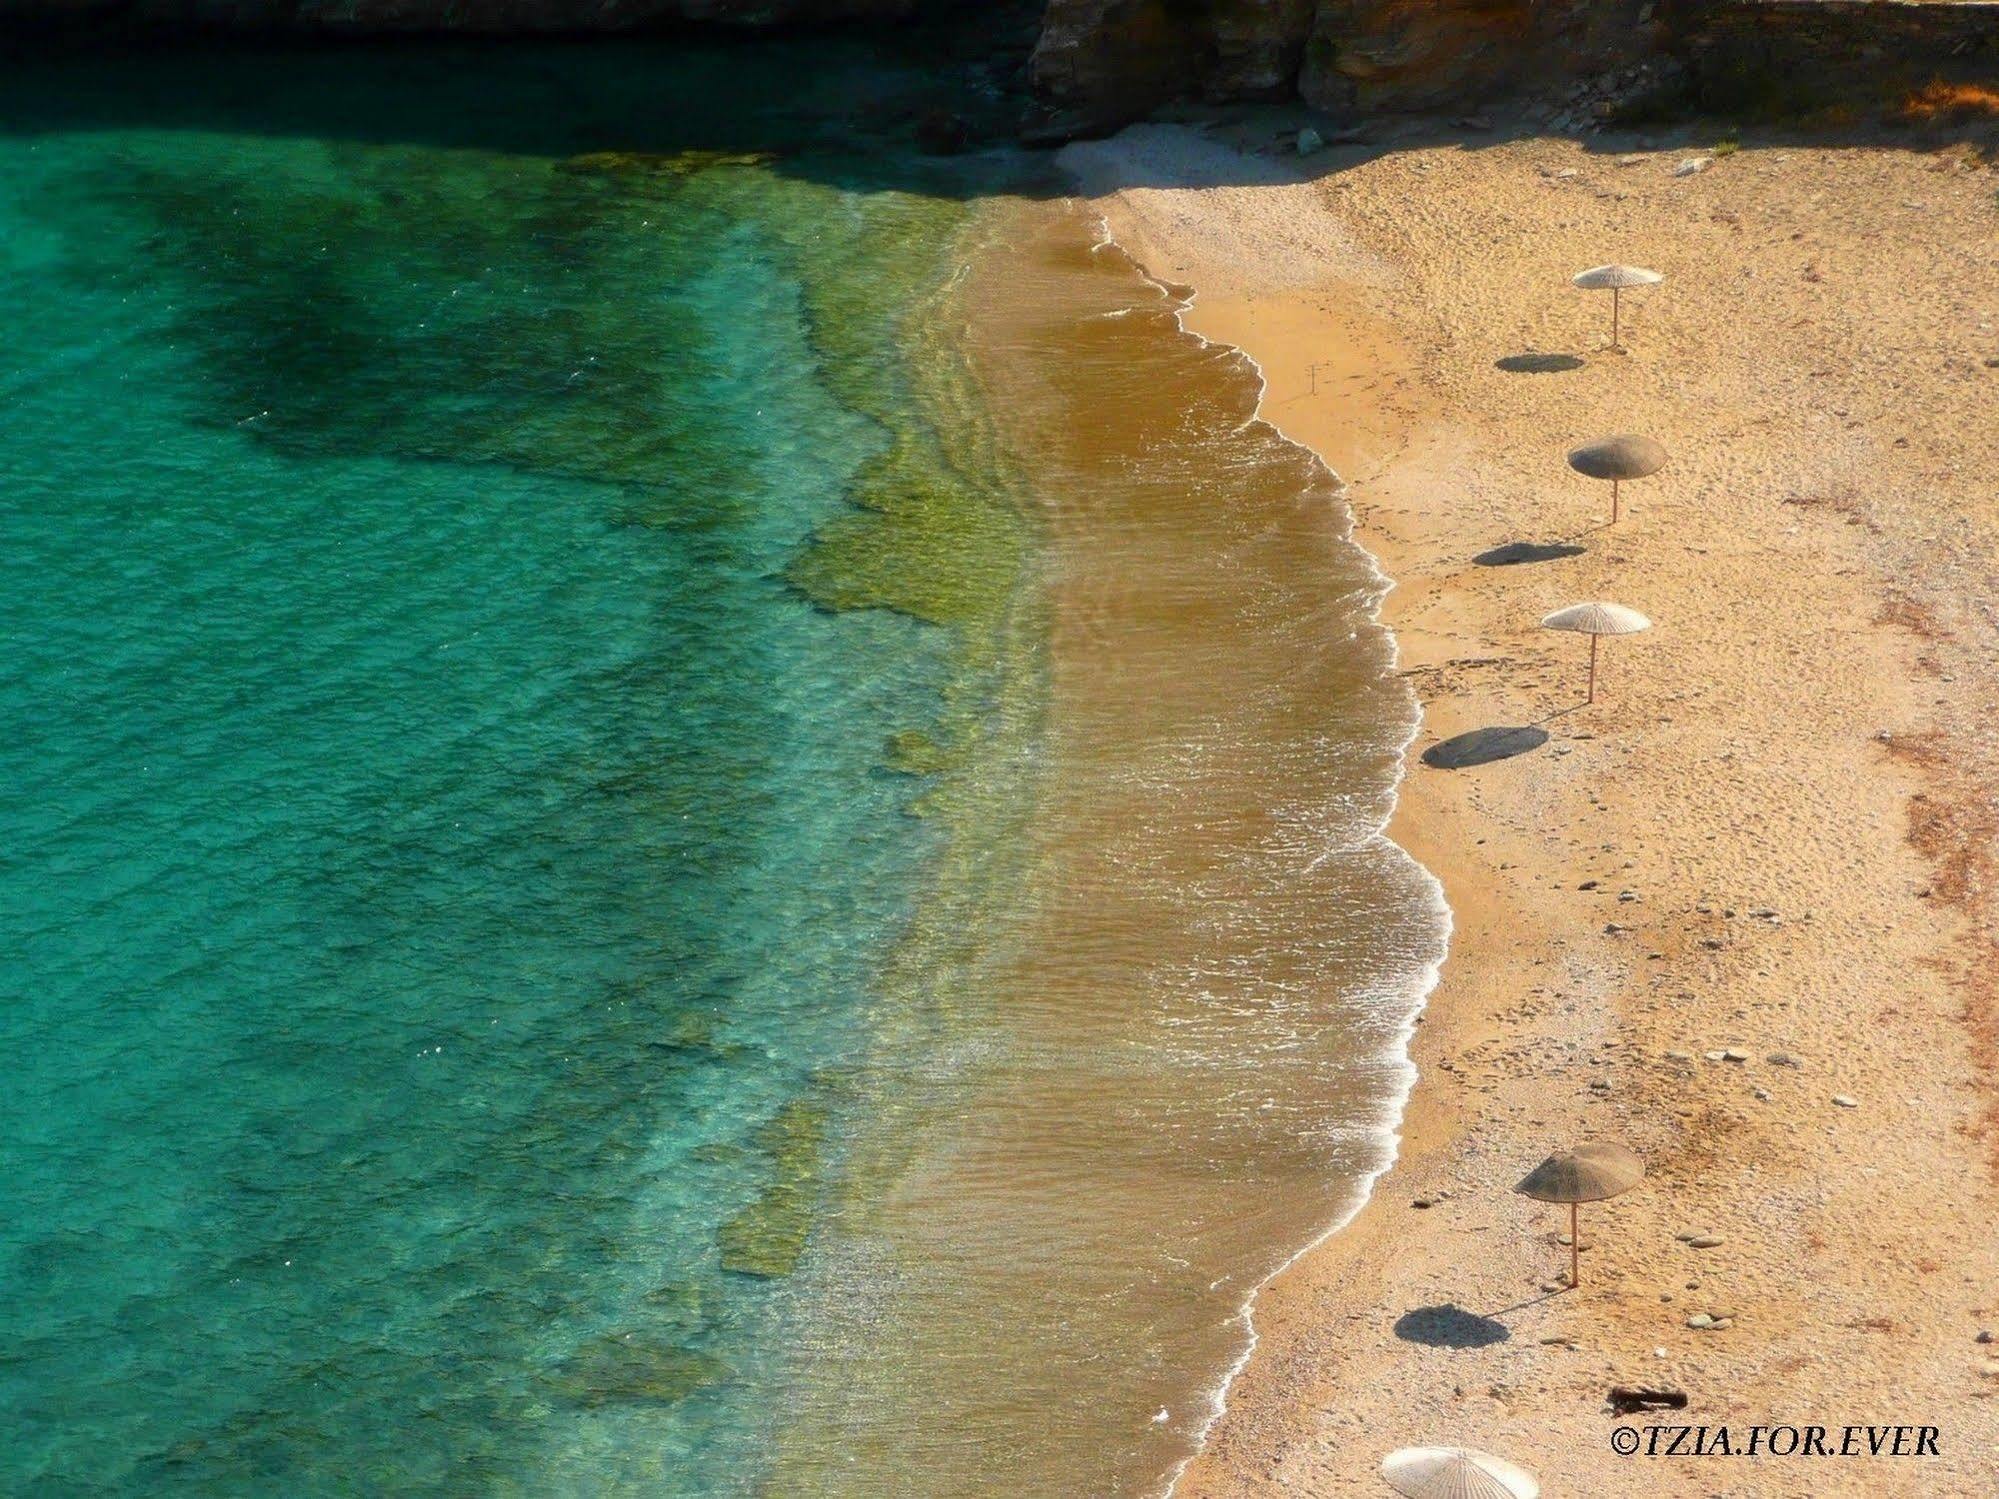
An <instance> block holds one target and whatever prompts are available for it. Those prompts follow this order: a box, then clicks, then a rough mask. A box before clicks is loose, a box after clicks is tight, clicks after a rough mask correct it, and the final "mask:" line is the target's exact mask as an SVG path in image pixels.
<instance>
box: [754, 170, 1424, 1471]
mask: <svg viewBox="0 0 1999 1499" xmlns="http://www.w3.org/2000/svg"><path fill="white" fill-rule="evenodd" d="M1006 224H1007V228H1006V232H1005V233H1004V235H1002V236H1001V237H1000V242H999V243H998V244H996V245H995V247H994V250H993V253H992V254H991V255H989V256H984V257H980V258H978V259H977V260H976V261H975V263H974V264H973V265H972V267H971V268H970V269H969V271H968V274H967V277H966V280H965V283H964V285H963V287H962V289H961V292H960V294H959V299H958V303H957V311H958V313H959V314H960V315H961V316H962V319H963V329H964V332H963V337H962V338H955V339H953V340H951V341H950V346H951V347H952V348H954V349H957V350H961V351H962V357H963V358H964V359H965V360H966V362H967V368H968V369H969V371H970V373H971V375H972V377H973V379H974V380H975V381H976V383H977V385H978V387H979V390H980V401H979V404H980V406H981V407H982V408H983V409H985V410H987V411H990V412H991V413H993V415H994V420H995V422H996V424H997V429H998V430H997V432H996V434H995V435H996V439H997V450H998V451H999V452H1001V453H1002V454H1004V455H1005V458H1004V461H1005V462H1007V463H1008V464H1009V465H1010V466H1011V467H1012V469H1013V470H1014V473H1015V477H1016V479H1017V481H1018V483H1019V484H1020V485H1021V488H1022V492H1023V493H1024V494H1025V495H1026V496H1028V497H1029V499H1030V502H1031V503H1032V504H1033V505H1034V507H1035V509H1036V511H1037V513H1038V515H1039V517H1040V529H1041V533H1042V535H1043V537H1044V545H1043V547H1042V549H1041V551H1042V557H1043V565H1042V568H1041V574H1042V576H1041V577H1040V580H1039V582H1040V594H1041V599H1042V602H1041V604H1040V605H1039V608H1040V610H1041V611H1042V612H1043V614H1044V615H1045V619H1044V639H1043V642H1042V644H1043V648H1042V649H1041V650H1040V652H1039V657H1040V660H1041V663H1042V672H1043V673H1044V674H1045V682H1044V683H1043V684H1042V687H1043V690H1042V692H1041V694H1040V696H1041V700H1042V701H1043V702H1044V703H1045V709H1044V723H1043V730H1042V733H1041V734H1040V736H1039V737H1038V739H1037V740H1036V741H1035V747H1034V753H1035V754H1037V755H1038V756H1039V761H1040V763H1039V764H1038V766H1037V769H1036V774H1035V775H1034V777H1033V787H1034V791H1033V794H1032V796H1031V798H1030V799H1029V800H1030V803H1031V804H1030V805H1029V806H1028V807H1027V808H1026V810H1025V813H1024V818H1023V821H1024V834H1023V836H1024V837H1025V839H1026V841H1027V843H1028V846H1029V850H1030V851H1029V854H1028V857H1027V859H1026V868H1025V873H1024V876H1023V878H1022V879H1021V880H1020V881H1019V885H1020V887H1021V893H1020V895H1019V897H1018V900H1017V902H1012V901H1006V900H1001V902H1000V904H999V905H998V906H995V904H994V903H993V901H990V900H984V901H982V902H981V909H980V910H979V912H978V913H977V919H979V920H980V921H981V922H982V923H983V926H982V931H981V938H980V940H979V941H978V942H977V943H975V944H971V945H970V946H971V947H972V948H973V949H974V952H973V955H972V956H971V958H970V959H969V960H968V963H967V966H966V967H965V968H963V969H961V970H956V971H950V972H947V973H944V974H943V975H942V976H941V977H939V978H938V979H937V980H936V996H937V1003H938V1006H939V1012H940V1016H941V1023H942V1024H943V1025H944V1026H946V1027H947V1028H948V1034H949V1035H951V1036H953V1037H956V1038H957V1042H956V1044H955V1045H954V1046H953V1047H952V1048H950V1049H949V1051H948V1053H947V1054H946V1055H944V1056H943V1057H942V1058H941V1060H938V1059H935V1051H934V1048H933V1049H931V1050H928V1051H925V1052H923V1053H922V1054H923V1055H924V1056H925V1057H928V1058H932V1060H929V1061H927V1062H926V1063H925V1068H924V1070H923V1071H922V1072H921V1073H920V1074H916V1075H909V1076H906V1077H902V1078H900V1079H898V1080H897V1082H898V1083H899V1084H900V1086H895V1087H890V1088H885V1089H884V1090H883V1092H882V1097H883V1104H884V1109H883V1116H882V1117H883V1120H884V1124H885V1126H886V1127H885V1130H884V1131H883V1134H884V1136H885V1142H884V1144H883V1145H882V1146H881V1148H880V1153H879V1155H878V1156H876V1157H875V1158H874V1161H873V1162H866V1163H864V1164H863V1165H862V1166H861V1167H860V1168H859V1170H858V1171H857V1172H856V1173H855V1175H856V1176H857V1178H858V1179H859V1180H860V1181H862V1182H863V1183H864V1184H865V1185H864V1188H863V1189H860V1190H854V1191H851V1192H850V1193H849V1194H848V1200H847V1203H846V1205H845V1207H844V1209H843V1211H842V1212H841V1213H840V1214H838V1215H837V1217H836V1219H835V1221H834V1222H833V1223H831V1224H829V1226H828V1228H827V1230H826V1232H825V1234H824V1235H823V1236H822V1242H821V1244H820V1246H819V1248H818V1249H817V1250H816V1251H815V1253H817V1254H819V1255H822V1256H823V1257H824V1260H825V1261H826V1262H829V1263H828V1264H827V1268H826V1269H825V1270H824V1272H823V1273H824V1274H825V1276H826V1279H827V1280H828V1281H829V1282H830V1283H831V1284H832V1285H833V1286H834V1287H835V1291H834V1294H833V1296H832V1297H831V1300H832V1302H833V1304H834V1306H835V1308H836V1311H835V1313H834V1315H833V1317H832V1319H831V1320H830V1321H829V1322H827V1323H825V1324H823V1333H822V1334H821V1335H822V1336H823V1337H824V1343H825V1347H824V1350H823V1353H822V1357H823V1358H824V1359H825V1360H826V1362H825V1363H824V1365H823V1366H822V1368H821V1370H820V1372H819V1373H818V1374H817V1375H816V1376H815V1377H812V1378H809V1379H808V1380H807V1381H805V1386H806V1388H807V1390H808V1391H809V1397H808V1398H809V1399H810V1400H811V1402H812V1403H813V1409H812V1410H811V1411H809V1412H808V1413H807V1416H806V1419H805V1420H804V1421H802V1422H800V1423H797V1424H798V1426H799V1430H798V1431H797V1432H796V1433H795V1435H794V1437H793V1439H792V1450H793V1451H794V1452H795V1453H796V1454H797V1457H796V1460H795V1461H794V1462H792V1463H789V1464H788V1465H787V1468H786V1471H785V1474H784V1479H785V1484H784V1491H785V1492H787V1493H791V1492H813V1493H856V1494H869V1495H876V1494H884V1493H894V1494H898V1495H919V1494H935V1495H939V1496H943V1495H951V1496H958V1495H967V1494H981V1493H992V1492H997V1491H1002V1490H1003V1491H1004V1492H1007V1493H1010V1494H1019V1495H1030V1494H1031V1495H1046V1496H1049V1499H1066V1496H1070V1495H1076V1494H1113V1493H1120V1494H1156V1493H1158V1492H1160V1490H1161V1488H1162V1487H1163V1486H1164V1484H1165V1483H1166V1481H1167V1479H1168V1477H1169V1475H1170V1474H1171V1473H1172V1471H1173V1470H1174V1469H1175V1468H1176V1467H1177V1466H1178V1465H1179V1464H1180V1463H1181V1462H1182V1461H1184V1460H1185V1458H1186V1457H1188V1456H1189V1455H1190V1454H1191V1453H1192V1452H1193V1451H1194V1450H1195V1448H1196V1445H1197V1443H1198V1441H1199V1439H1200V1437H1201V1435H1202V1433H1203V1432H1204V1431H1205V1430H1206V1429H1207V1426H1208V1424H1209V1422H1210V1420H1211V1419H1212V1417H1213V1414H1214V1410H1215V1406H1214V1399H1213V1396H1214V1393H1215V1391H1216V1390H1217V1389H1218V1388H1219V1387H1220V1384H1221V1382H1222V1381H1223V1379H1224V1378H1225V1376H1226V1375H1227V1373H1228V1371H1229V1370H1230V1368H1231V1367H1232V1366H1233V1365H1234V1364H1235V1363H1236V1361H1237V1360H1238V1359H1239V1358H1240V1356H1241V1355H1242V1353H1243V1352H1244V1350H1245V1348H1246V1346H1247V1341H1248V1339H1247V1329H1246V1326H1245V1324H1244V1322H1243V1320H1242V1310H1243V1307H1244V1305H1245V1304H1246V1302H1247V1300H1248V1297H1249V1295H1250V1292H1251V1290H1252V1288H1253V1287H1254V1286H1256V1285H1257V1284H1258V1283H1259V1282H1261V1281H1262V1280H1263V1279H1264V1278H1265V1277H1266V1276H1268V1275H1269V1274H1270V1273H1271V1272H1272V1271H1274V1270H1276V1269H1277V1268H1278V1267H1279V1265H1280V1264H1281V1263H1282V1262H1283V1261H1284V1260H1285V1259H1287V1258H1288V1257H1289V1256H1290V1255H1291V1254H1293V1253H1294V1252H1295V1251H1296V1250H1298V1249H1299V1248H1301V1247H1302V1246H1304V1245H1305V1244H1306V1243H1307V1242H1308V1241H1310V1240H1311V1239H1312V1238H1314V1237H1316V1236H1317V1235H1319V1234H1321V1233H1322V1232H1324V1231H1325V1230H1326V1229H1327V1228H1329V1227H1330V1226H1331V1225H1333V1224H1334V1223H1335V1222H1337V1221H1339V1220H1341V1219H1342V1218H1344V1217H1345V1216H1346V1215H1347V1214H1349V1213H1350V1212H1351V1211H1352V1210H1353V1209H1354V1208H1356V1207H1357V1206H1358V1205H1359V1203H1360V1201H1361V1200H1362V1197H1363V1195H1364V1192H1365V1187H1366V1184H1367V1182H1368V1181H1369V1180H1370V1179H1371V1177H1372V1176H1373V1175H1374V1174H1375V1173H1376V1172H1377V1171H1379V1170H1380V1169H1381V1168H1382V1167H1383V1166H1384V1165H1385V1164H1386V1162H1387V1160H1388V1156H1389V1150H1390V1145H1391V1135H1390V1130H1391V1129H1392V1124H1393V1120H1394V1117H1395V1115H1396V1113H1397V1111H1398V1109H1399V1106H1400V1103H1401V1101H1402V1098H1403V1096H1404V1095H1405V1093H1406V1090H1407V1087H1408V1084H1409V1081H1410V1075H1409V1072H1408V1068H1407V1063H1406V1060H1405V1054H1406V1041H1407V1036H1408V1034H1409V1030H1410V1027H1411V1024H1412V1022H1413V1017H1414V1015H1415V1013H1416V1011H1417V1009H1418V1007H1419V1006H1420V1004H1421V1001H1422V999H1423V996H1424V995H1425V994H1426V993H1427V991H1428V989H1429V987H1430V984H1431V982H1432V980H1433V978H1434V974H1435V971H1436V965H1437V963H1438V962H1439V961H1440V960H1441V958H1442V955H1443V944H1444V937H1445V924H1446V913H1445V911H1444V909H1443V905H1442V901H1441V896H1440V893H1439V891H1438V889H1437V886H1436V883H1435V881H1434V880H1432V879H1431V878H1430V876H1429V875H1428V874H1427V873H1426V872H1425V871H1423V870H1422V869H1421V868H1420V867H1418V866H1417V865H1416V863H1415V862H1414V861H1413V860H1411V859H1410V858H1409V857H1408V856H1407V855H1406V854H1405V853H1403V852H1402V851H1401V850H1400V849H1398V848H1396V847H1394V846H1393V845H1392V844H1390V843H1388V842H1387V841H1385V840H1384V839H1383V838H1382V836H1381V831H1382V828H1383V826H1384V824H1385V822H1386V820H1387V818H1388V815H1389V812H1390V810H1391V808H1392V805H1393V794H1392V793H1393V786H1394V783H1395V781H1396V778H1397V776H1398V774H1399V767H1400V763H1401V756H1402V750H1403V748H1404V745H1405V742H1406V740H1407V738H1408V735H1409V734H1410V732H1411V731H1412V730H1413V728H1414V725H1415V721H1416V717H1415V700H1414V696H1413V694H1412V693H1411V692H1410V690H1409V686H1408V684H1407V683H1406V682H1405V681H1404V680H1402V679H1401V678H1400V677H1399V676H1398V675H1397V674H1396V672H1395V669H1394V657H1393V649H1392V644H1391V642H1390V641H1389V639H1388V637H1387V635H1386V633H1385V632H1384V631H1383V630H1382V629H1381V628H1380V626H1379V624H1378V622H1377V621H1376V619H1375V617H1374V616H1375V609H1376V606H1377V604H1378V602H1379V599H1380V596H1381V593H1382V591H1383V580H1382V578H1381V575H1380V573H1379V572H1378V570H1377V569H1376V568H1375V567H1374V565H1373V563H1372V561H1371V559H1369V558H1368V557H1367V555H1366V554H1365V553H1363V552H1361V551H1360V550H1359V549H1358V548H1356V547H1355V546H1353V545H1352V544H1351V542H1350V541H1349V540H1348V538H1347V512H1346V510H1345V507H1344V506H1343V504H1342V503H1341V502H1340V499H1339V497H1338V489H1337V485H1336V483H1335V482H1334V480H1333V478H1332V476H1331V475H1330V474H1329V473H1328V472H1327V470H1326V469H1325V467H1324V465H1323V464H1321V463H1319V462H1318V461H1317V460H1316V459H1315V458H1313V457H1312V455H1310V454H1309V453H1308V452H1306V451H1305V450H1304V449H1302V448H1300V447H1298V446H1297V445H1296V444H1294V443H1291V442H1289V441H1287V440H1286V439H1284V438H1282V437H1281V436H1279V435H1278V434H1277V433H1276V432H1275V431H1273V430H1272V429H1271V428H1270V427H1268V426H1267V425H1265V424H1263V423H1261V422H1258V421H1256V420H1255V409H1256V405H1257V399H1258V395H1259V392H1260V386H1259V383H1258V381H1257V378H1256V374H1255V371H1254V369H1253V368H1252V367H1250V366H1249V365H1248V363H1247V362H1246V361H1245V360H1244V359H1243V358H1242V357H1241V355H1239V354H1238V353H1236V352H1235V351H1234V350H1231V349H1227V348H1221V347H1217V346H1214V345H1211V344H1208V343H1206V342H1204V341H1203V340H1201V339H1199V338H1196V337H1194V336H1192V335H1190V334H1188V333H1186V332H1184V331H1183V330H1182V329H1181V328H1180V326H1179V324H1178V322H1177V314H1178V312H1179V310H1180V306H1181V304H1180V303H1179V302H1178V301H1177V300H1176V299H1174V298H1173V297H1172V296H1170V295H1169V294H1168V293H1167V292H1166V291H1165V290H1163V289H1162V288H1161V287H1159V286H1157V285H1155V284H1153V283H1151V282H1149V281H1147V280H1146V279H1145V278H1144V277H1143V276H1141V275H1140V274H1139V272H1138V270H1137V269H1136V267H1135V266H1133V265H1132V263H1131V262H1130V261H1129V259H1128V258H1126V257H1124V256H1123V255H1122V254H1120V253H1118V252H1116V251H1115V250H1114V249H1110V248H1108V247H1105V246H1103V245H1101V244H1099V243H1098V242H1097V226H1096V224H1095V222H1094V221H1093V219H1092V218H1091V217H1090V216H1088V215H1087V214H1083V213H1079V212H1076V211H1074V210H1073V209H1070V208H1068V207H1066V206H1065V205H1062V204H1060V203H1059V202H1058V203H1055V204H1045V203H1038V204H1037V203H1023V204H1020V205H1018V206H1017V209H1015V210H1009V211H1008V215H1007V220H1006ZM967 877H968V878H971V879H974V880H975V879H976V871H972V872H970V873H969V874H968V876H967ZM975 888H976V887H975ZM994 894H995V895H996V896H999V897H1005V896H1006V895H1007V894H1008V892H1007V891H1005V890H1001V891H997V892H994ZM875 1162H879V1164H876V1163H875Z"/></svg>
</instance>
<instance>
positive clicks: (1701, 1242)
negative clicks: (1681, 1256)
mask: <svg viewBox="0 0 1999 1499" xmlns="http://www.w3.org/2000/svg"><path fill="white" fill-rule="evenodd" d="M1720 1247H1721V1235H1720V1234H1695V1235H1694V1236H1693V1237H1692V1238H1691V1239H1689V1240H1687V1248H1689V1249H1718V1248H1720Z"/></svg>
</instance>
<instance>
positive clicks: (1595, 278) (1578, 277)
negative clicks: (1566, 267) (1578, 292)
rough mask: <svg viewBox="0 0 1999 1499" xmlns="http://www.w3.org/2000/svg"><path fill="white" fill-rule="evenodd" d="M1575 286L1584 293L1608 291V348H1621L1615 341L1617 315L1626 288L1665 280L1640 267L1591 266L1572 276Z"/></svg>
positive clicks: (1654, 284)
mask: <svg viewBox="0 0 1999 1499" xmlns="http://www.w3.org/2000/svg"><path fill="white" fill-rule="evenodd" d="M1573 279H1574V281H1575V283H1576V285H1577V286H1580V287H1581V288H1582V289H1583V290H1584V291H1608V292H1609V293H1610V346H1611V347H1612V348H1613V349H1617V348H1622V347H1623V345H1621V344H1619V343H1618V341H1617V327H1618V315H1619V313H1620V312H1621V311H1622V310H1623V305H1622V299H1623V297H1624V289H1625V288H1626V287H1627V286H1657V285H1658V284H1659V283H1660V282H1661V281H1664V280H1665V279H1666V278H1665V277H1664V276H1662V275H1660V274H1659V273H1658V272H1657V271H1648V270H1646V269H1645V267H1644V266H1642V265H1593V266H1591V267H1590V268H1589V269H1588V270H1586V271H1578V272H1577V273H1576V274H1575V276H1574V278H1573Z"/></svg>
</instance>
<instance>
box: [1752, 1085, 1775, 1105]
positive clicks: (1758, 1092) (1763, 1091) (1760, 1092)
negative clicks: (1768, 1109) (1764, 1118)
mask: <svg viewBox="0 0 1999 1499" xmlns="http://www.w3.org/2000/svg"><path fill="white" fill-rule="evenodd" d="M1749 1096H1750V1097H1751V1098H1753V1099H1755V1100H1756V1101H1757V1102H1758V1103H1768V1102H1769V1101H1770V1090H1769V1089H1768V1088H1751V1089H1750V1090H1749Z"/></svg>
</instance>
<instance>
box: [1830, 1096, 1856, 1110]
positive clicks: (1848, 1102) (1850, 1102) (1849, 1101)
mask: <svg viewBox="0 0 1999 1499" xmlns="http://www.w3.org/2000/svg"><path fill="white" fill-rule="evenodd" d="M1832 1101H1833V1103H1834V1104H1835V1105H1836V1106H1838V1107H1839V1108H1842V1109H1857V1108H1859V1107H1860V1100H1859V1099H1857V1098H1853V1097H1849V1096H1848V1095H1847V1094H1845V1093H1835V1094H1833V1096H1832Z"/></svg>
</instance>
